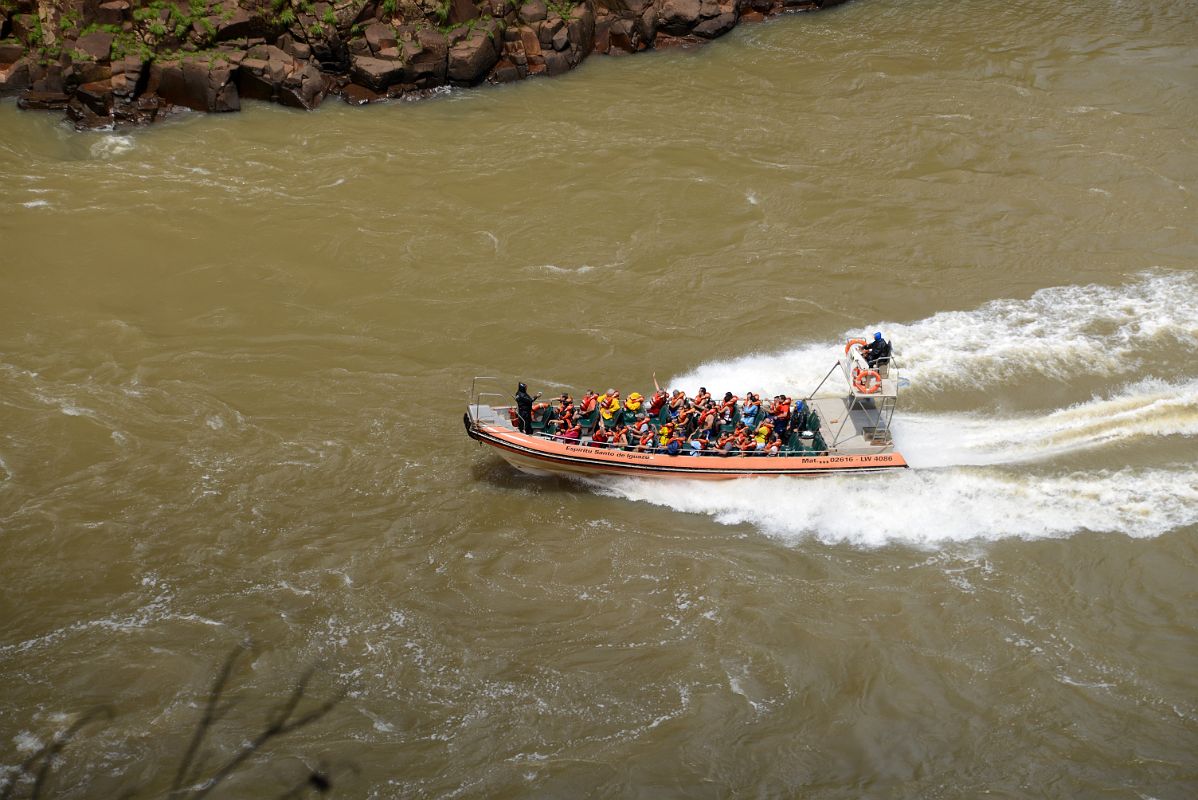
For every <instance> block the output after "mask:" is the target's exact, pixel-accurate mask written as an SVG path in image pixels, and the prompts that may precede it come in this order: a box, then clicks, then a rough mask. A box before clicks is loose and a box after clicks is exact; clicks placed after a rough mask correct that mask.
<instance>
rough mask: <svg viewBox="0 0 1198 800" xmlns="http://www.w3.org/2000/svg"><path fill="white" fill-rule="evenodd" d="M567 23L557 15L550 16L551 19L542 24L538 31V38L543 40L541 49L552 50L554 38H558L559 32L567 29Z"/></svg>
mask: <svg viewBox="0 0 1198 800" xmlns="http://www.w3.org/2000/svg"><path fill="white" fill-rule="evenodd" d="M565 26H566V23H565V22H563V21H562V18H561V17H559V16H558V15H557V14H552V15H550V17H549V19H547V20H545V21H544V22H542V23H541V27H540V28H539V29H538V30H537V36H538V38H540V40H541V49H543V50H550V49H552V48H553V37H554V36H557V34H558V32H559V31H561V30H562V29H563V28H565Z"/></svg>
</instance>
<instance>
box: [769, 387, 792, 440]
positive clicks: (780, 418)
mask: <svg viewBox="0 0 1198 800" xmlns="http://www.w3.org/2000/svg"><path fill="white" fill-rule="evenodd" d="M790 405H791V401H790V398H789V397H787V396H786V395H784V394H780V395H778V400H777V403H775V404H774V407H773V408H771V409H770V415H771V418H772V419H773V422H774V432H775V433H777V434H778V436H779V437H785V436H786V431H787V428H788V427H789V426H790Z"/></svg>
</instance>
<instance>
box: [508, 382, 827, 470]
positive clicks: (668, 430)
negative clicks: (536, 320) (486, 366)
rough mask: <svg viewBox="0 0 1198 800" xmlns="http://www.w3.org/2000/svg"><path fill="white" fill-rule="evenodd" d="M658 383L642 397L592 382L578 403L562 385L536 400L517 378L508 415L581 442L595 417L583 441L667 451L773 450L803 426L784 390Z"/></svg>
mask: <svg viewBox="0 0 1198 800" xmlns="http://www.w3.org/2000/svg"><path fill="white" fill-rule="evenodd" d="M656 384H657V382H656V381H654V385H655V386H656ZM656 388H657V391H655V392H654V393H653V395H652V396H650V397H648V398H646V397H645V396H644V395H642V394H641V393H640V392H632V393H631V394H629V395H628V397H627V399H622V398H621V396H620V393H619V392H618V391H616V390H615V389H608V390H607V391H606V392H604V393H603V394H597V393H596V392H595V391H594V390H590V391H588V392H587V393H586V394H585V395H583V397H582V399H581V400H580V401H579V402H577V403H575V402H574V398H573V397H571V396H570V394H569V393H567V392H563V393H562V395H561V396H560V397H558V398H557V400H556V401H554V402H553V403H534V402H533V401H534V400H535V399H536V398H533V397H529V395H528V392H527V389H526V387H525V385H524V384H520V390H519V392H518V393H517V394H516V408H515V409H513V416H514V417H515V418H514V419H513V421H514V422H515V423H516V424H517V427H519V428H520V430H521V431H523V432H524V433H529V434H531V433H533V432H534V431H533V426H532V420H533V419H537V420H542V419H546V422H545V426H544V431H543V433H544V434H545V435H546V436H549V437H551V438H553V439H555V440H558V441H564V442H578V443H580V444H581V443H582V440H583V435H584V433H583V427H584V423H585V422H587V421H589V420H592V419H594V418H595V417H597V419H595V421H594V424H593V427H592V428H591V431H590V441H589V442H586V444H587V445H588V446H591V447H613V448H621V449H625V450H636V451H640V452H646V453H666V454H669V455H679V454H691V455H715V456H731V455H744V454H754V455H765V456H776V455H778V454H779V453H780V452H781V451H782V449H783V447H784V446H785V445H786V442H787V437H789V436H790V434H791V432H793V431H804V430H806V429H807V425H808V422H809V421H810V419H811V417H810V416H809V413H810V412H809V410H808V408H807V405H806V403H804V402H803V401H802V400H799V401H797V402H796V401H795V400H792V399H791V398H789V397H787V396H785V395H776V396H775V397H774V398H773V400H772V401H770V402H768V403H765V402H763V401H762V399H761V396H760V395H758V394H756V393H754V392H747V393H746V394H745V398H744V402H743V403H742V402H741V399H740V398H739V397H737V396H736V395H734V394H732V392H725V393H724V397H723V399H717V398H716V397H713V396H712V395H711V394H710V393H709V392H708V391H707V389H706V388H705V387H700V388H699V391H698V393H697V394H696V395H695V396H694V397H688V396H687V395H686V393H685V392H683V391H681V390H678V389H675V390H674V391H673V392H672V393H669V394H667V393H666V392H665V391H663V390H662V389H661V387H660V386H656ZM537 397H540V395H537ZM596 411H597V412H598V414H597V415H596V414H595V412H596ZM663 411H664V413H663ZM738 412H739V414H738Z"/></svg>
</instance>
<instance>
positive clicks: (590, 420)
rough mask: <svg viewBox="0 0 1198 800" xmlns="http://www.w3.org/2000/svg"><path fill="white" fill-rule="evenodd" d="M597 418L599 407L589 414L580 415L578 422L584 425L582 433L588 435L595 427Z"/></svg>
mask: <svg viewBox="0 0 1198 800" xmlns="http://www.w3.org/2000/svg"><path fill="white" fill-rule="evenodd" d="M597 419H599V409H595V410H594V411H592V412H591V413H589V414H580V415H579V417H578V424H579V426H581V427H582V433H583V435H584V436H586V435H588V434H589V433H590V432H591V430H592V429H593V428H594V427H595V421H596V420H597Z"/></svg>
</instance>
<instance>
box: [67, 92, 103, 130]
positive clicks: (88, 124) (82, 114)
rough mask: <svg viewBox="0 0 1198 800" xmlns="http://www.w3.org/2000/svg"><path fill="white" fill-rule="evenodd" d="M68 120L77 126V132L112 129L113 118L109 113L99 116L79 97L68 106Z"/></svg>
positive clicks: (74, 98)
mask: <svg viewBox="0 0 1198 800" xmlns="http://www.w3.org/2000/svg"><path fill="white" fill-rule="evenodd" d="M67 119H69V120H71V122H73V123H74V124H75V130H77V131H88V130H101V129H104V128H110V127H112V121H113V120H112V116H111V115H110V114H108V113H103V114H98V113H96V111H95V110H94V109H92V108H91V107H90V106H88V105H87V104H86V103H84V102H83V101H82V100H80V99H79V97H77V96H76V97H73V98H71V101H70V102H69V103H68V104H67Z"/></svg>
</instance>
